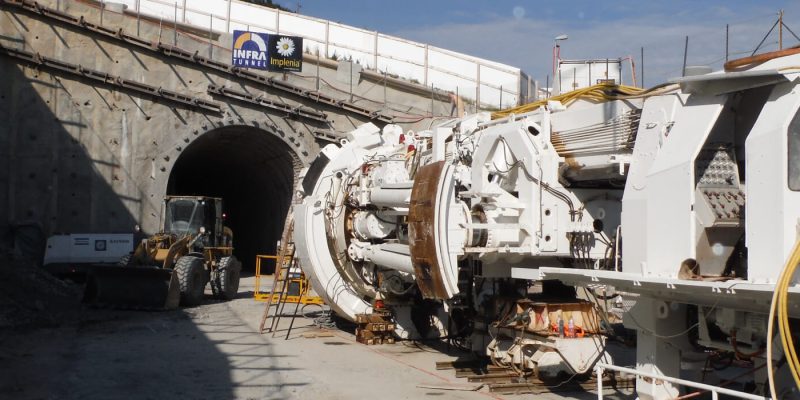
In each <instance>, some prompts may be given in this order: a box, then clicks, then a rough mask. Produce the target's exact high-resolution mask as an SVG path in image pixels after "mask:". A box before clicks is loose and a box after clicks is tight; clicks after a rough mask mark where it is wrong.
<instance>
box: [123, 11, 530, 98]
mask: <svg viewBox="0 0 800 400" xmlns="http://www.w3.org/2000/svg"><path fill="white" fill-rule="evenodd" d="M110 1H113V2H115V3H122V4H125V5H126V6H127V7H128V9H129V10H131V11H133V12H137V13H141V14H143V15H150V16H154V17H157V18H161V19H162V20H163V21H165V22H167V23H175V24H178V23H180V24H184V25H193V26H197V27H202V29H204V30H206V29H208V30H214V31H217V32H220V31H222V32H228V33H230V32H233V30H237V29H238V30H255V31H264V32H267V33H277V34H281V33H282V34H288V35H297V36H302V37H303V38H304V45H305V47H306V49H304V50H305V51H308V52H310V53H312V54H318V55H324V56H325V57H328V58H333V57H338V58H344V59H349V60H352V61H354V62H355V61H357V62H359V63H360V64H361V65H362V66H364V67H366V68H368V69H371V70H374V71H376V72H378V73H381V74H387V75H393V76H398V77H402V78H405V79H409V80H411V81H412V82H416V83H419V84H422V85H425V86H429V87H433V88H435V89H441V90H447V91H451V92H454V93H458V94H459V95H460V96H462V97H464V98H467V99H471V100H473V101H475V102H477V103H479V104H486V105H488V106H493V107H505V106H512V105H517V104H520V103H521V102H524V101H526V100H528V98H529V97H530V95H531V91H532V89H531V87H532V81H531V79H530V77H529V76H528V75H526V74H525V73H523V72H522V71H521V70H520V69H519V68H515V67H512V66H508V65H504V64H501V63H496V62H492V61H489V60H484V59H481V58H477V57H472V56H469V55H466V54H461V53H457V52H453V51H449V50H445V49H441V48H437V47H434V46H430V45H428V44H424V43H419V42H414V41H410V40H406V39H402V38H398V37H394V36H390V35H385V34H382V33H379V32H377V31H368V30H365V29H359V28H356V27H352V26H348V25H344V24H339V23H336V22H331V21H328V20H324V19H319V18H314V17H309V16H305V15H299V14H294V13H290V12H286V11H281V10H278V9H271V8H266V7H262V6H257V5H254V4H251V3H246V2H243V1H238V0H223V1H219V0H215V1H209V0H177V1H175V0H172V1H170V0H110Z"/></svg>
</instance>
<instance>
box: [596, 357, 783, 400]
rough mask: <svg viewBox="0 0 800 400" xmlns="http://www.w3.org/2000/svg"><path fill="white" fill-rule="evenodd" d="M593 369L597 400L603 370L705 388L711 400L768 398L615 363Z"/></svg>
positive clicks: (599, 397)
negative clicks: (728, 397) (721, 399)
mask: <svg viewBox="0 0 800 400" xmlns="http://www.w3.org/2000/svg"><path fill="white" fill-rule="evenodd" d="M594 370H595V372H596V373H597V398H598V400H602V399H603V372H605V370H611V371H618V372H624V373H626V374H630V375H635V376H642V377H645V378H650V379H657V380H661V381H664V382H670V383H674V384H677V385H681V386H688V387H693V388H696V389H700V390H705V391H708V392H711V398H712V399H713V400H717V399H718V398H719V395H720V394H724V395H726V396H732V397H737V398H740V399H750V400H770V399H769V398H768V397H764V396H758V395H755V394H751V393H745V392H740V391H738V390H732V389H726V388H723V387H719V386H713V385H707V384H705V383H697V382H692V381H687V380H685V379H679V378H672V377H669V376H664V375H659V374H653V373H649V372H644V371H637V370H635V369H632V368H625V367H618V366H616V365H611V364H605V363H602V362H599V363H597V364H596V365H595V367H594Z"/></svg>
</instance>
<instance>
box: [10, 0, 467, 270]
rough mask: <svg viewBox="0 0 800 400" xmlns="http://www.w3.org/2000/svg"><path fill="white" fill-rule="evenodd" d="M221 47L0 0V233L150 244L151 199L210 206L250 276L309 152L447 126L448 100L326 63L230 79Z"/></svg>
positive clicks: (93, 15)
mask: <svg viewBox="0 0 800 400" xmlns="http://www.w3.org/2000/svg"><path fill="white" fill-rule="evenodd" d="M230 42H231V35H230V34H228V33H226V32H224V31H223V32H220V31H217V30H214V29H212V30H208V29H205V30H203V29H199V28H198V27H196V26H193V25H190V24H185V23H183V22H177V21H174V22H173V23H167V22H165V21H163V19H162V18H157V17H154V16H152V15H146V14H144V13H139V12H132V11H131V10H130V9H129V8H126V7H123V6H122V5H113V4H109V3H101V2H95V1H77V0H75V1H65V0H47V1H37V2H33V1H28V0H2V1H0V73H2V76H3V77H4V79H2V80H0V121H2V123H0V187H2V190H0V231H6V230H7V229H9V227H11V226H14V225H17V224H34V225H38V226H41V228H42V230H43V231H44V233H45V234H51V233H55V232H130V231H131V230H132V229H133V227H134V226H135V225H140V226H141V227H142V229H143V230H144V231H145V232H154V231H156V230H157V229H158V224H159V216H160V214H161V199H162V197H163V196H164V195H166V194H203V195H210V196H220V197H223V198H225V199H226V201H227V209H228V210H227V214H228V216H229V217H228V218H229V221H228V224H229V225H230V226H231V227H232V229H233V230H234V232H235V233H236V235H237V247H238V249H237V252H238V253H239V256H240V257H239V258H240V259H243V260H245V262H246V264H247V262H248V261H250V260H253V259H254V258H253V255H255V254H256V253H270V252H273V251H274V248H275V243H276V241H277V240H278V239H279V237H280V232H281V230H282V227H283V220H284V217H285V215H286V213H287V211H288V209H289V206H290V203H291V198H292V188H293V183H294V180H295V177H296V174H297V172H298V171H299V169H300V168H302V167H303V166H304V165H307V164H308V163H309V162H310V161H311V160H313V158H314V157H315V156H316V155H317V153H318V152H319V149H320V146H321V145H324V144H325V143H327V142H330V141H337V140H339V139H340V138H341V134H342V133H344V132H347V131H350V130H352V129H354V128H355V127H357V126H358V125H360V124H362V123H365V122H373V123H375V124H376V125H378V126H382V125H385V124H388V123H394V124H399V125H401V126H402V127H403V128H404V129H412V130H415V129H422V128H428V127H429V126H430V125H431V124H432V123H433V122H435V121H436V120H439V119H443V118H449V117H450V116H451V115H454V114H455V113H456V107H454V103H453V102H452V101H451V93H449V92H446V91H442V90H438V89H435V88H434V89H433V90H432V89H431V87H430V86H426V85H420V84H415V83H411V82H409V81H407V80H402V79H397V78H393V77H391V76H390V75H389V74H382V73H379V72H376V71H370V70H369V69H363V68H361V65H360V64H358V63H352V62H347V61H339V60H331V59H329V58H327V57H324V56H316V55H312V54H306V56H305V62H304V66H303V70H302V71H301V72H299V73H287V74H276V73H260V72H253V71H251V70H244V69H238V68H234V67H232V66H231V65H230V59H231V53H230ZM468 107H469V106H468ZM250 262H252V261H250Z"/></svg>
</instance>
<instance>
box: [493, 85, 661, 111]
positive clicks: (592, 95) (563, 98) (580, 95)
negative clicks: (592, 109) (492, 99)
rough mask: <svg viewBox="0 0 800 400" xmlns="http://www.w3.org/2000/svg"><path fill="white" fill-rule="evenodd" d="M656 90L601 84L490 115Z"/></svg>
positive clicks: (635, 94)
mask: <svg viewBox="0 0 800 400" xmlns="http://www.w3.org/2000/svg"><path fill="white" fill-rule="evenodd" d="M658 88H661V86H658V87H655V88H651V89H641V88H637V87H633V86H625V85H614V84H609V83H601V84H598V85H594V86H589V87H585V88H582V89H578V90H574V91H572V92H568V93H563V94H560V95H558V96H553V97H550V98H547V99H542V100H538V101H535V102H533V103H528V104H523V105H521V106H518V107H514V108H509V109H505V110H501V111H497V112H495V113H492V119H498V118H503V117H507V116H509V115H511V114H523V113H526V112H530V111H533V110H535V109H537V108H539V107H541V106H543V105H545V104H547V102H548V101H559V102H561V104H564V105H568V104H570V103H572V102H574V101H576V100H578V99H583V100H589V101H594V102H598V103H599V102H603V101H609V100H618V99H630V98H636V97H640V96H642V95H645V94H648V93H650V92H651V91H653V90H654V89H658Z"/></svg>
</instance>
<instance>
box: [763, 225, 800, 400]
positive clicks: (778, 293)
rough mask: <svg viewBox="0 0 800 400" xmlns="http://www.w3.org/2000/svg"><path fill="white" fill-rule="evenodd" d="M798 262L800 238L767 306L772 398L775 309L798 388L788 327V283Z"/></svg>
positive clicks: (797, 365) (799, 378)
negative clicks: (768, 306)
mask: <svg viewBox="0 0 800 400" xmlns="http://www.w3.org/2000/svg"><path fill="white" fill-rule="evenodd" d="M798 264H800V240H798V241H797V242H796V243H795V245H794V249H793V250H792V253H791V255H790V256H789V259H788V260H787V261H786V265H785V266H784V267H783V272H781V275H780V277H779V278H778V282H777V283H776V284H775V292H774V293H773V295H772V302H771V304H770V308H769V320H768V321H769V322H768V324H767V362H768V363H769V364H770V368H767V378H768V379H769V387H770V393H771V395H772V398H773V399H777V393H776V390H775V371H774V370H773V368H774V367H773V365H772V334H773V332H774V322H775V311H776V310H777V313H778V331H779V334H780V337H781V345H782V347H783V352H784V354H785V356H786V361H787V363H788V364H789V369H790V370H791V373H792V377H793V378H794V381H795V384H796V385H797V387H798V388H800V374H798V372H800V363H799V362H798V358H797V352H796V351H795V347H794V342H793V341H792V337H791V332H790V327H789V313H788V304H789V284H790V283H791V281H792V276H794V272H795V271H796V270H797V266H798Z"/></svg>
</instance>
